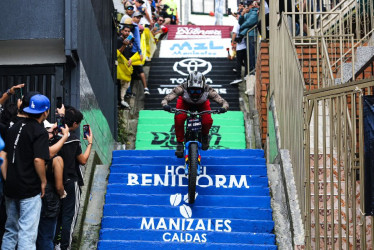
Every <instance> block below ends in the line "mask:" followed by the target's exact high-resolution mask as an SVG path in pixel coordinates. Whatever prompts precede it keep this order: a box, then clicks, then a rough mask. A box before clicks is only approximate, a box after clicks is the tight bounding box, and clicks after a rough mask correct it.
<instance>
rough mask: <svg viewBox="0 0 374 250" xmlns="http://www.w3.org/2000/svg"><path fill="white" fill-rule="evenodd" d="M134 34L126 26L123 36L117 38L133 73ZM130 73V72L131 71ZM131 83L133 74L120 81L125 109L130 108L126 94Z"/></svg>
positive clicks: (118, 44)
mask: <svg viewBox="0 0 374 250" xmlns="http://www.w3.org/2000/svg"><path fill="white" fill-rule="evenodd" d="M133 40H134V38H133V34H132V33H131V28H130V27H129V26H128V25H124V26H123V27H122V29H121V36H119V37H118V38H117V49H118V51H119V52H121V54H122V55H123V56H124V57H125V59H126V60H127V65H125V66H127V67H128V68H130V67H131V71H132V66H131V65H132V59H131V57H132V56H133V54H134V53H133V52H132V51H131V50H132V47H133ZM129 73H130V71H129ZM130 81H131V74H130V75H126V78H123V79H121V80H120V82H121V90H120V98H121V106H122V107H124V108H130V105H129V104H128V103H127V102H126V101H125V94H126V90H127V88H128V86H129V84H130Z"/></svg>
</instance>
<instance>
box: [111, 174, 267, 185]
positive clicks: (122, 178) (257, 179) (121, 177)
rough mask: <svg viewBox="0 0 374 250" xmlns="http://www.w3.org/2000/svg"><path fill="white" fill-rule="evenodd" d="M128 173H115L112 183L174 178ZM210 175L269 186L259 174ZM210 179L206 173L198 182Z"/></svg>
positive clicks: (168, 180)
mask: <svg viewBox="0 0 374 250" xmlns="http://www.w3.org/2000/svg"><path fill="white" fill-rule="evenodd" d="M128 175H129V174H128V173H118V174H117V173H113V174H111V175H110V177H109V182H110V183H112V184H129V183H131V181H132V179H134V178H136V180H137V182H142V180H145V181H147V180H149V179H156V178H157V179H160V180H162V182H165V181H167V182H168V183H171V182H172V179H173V178H174V177H173V176H172V175H170V174H167V175H165V174H159V175H157V177H155V176H154V175H152V176H146V177H144V178H143V177H142V176H141V175H137V174H135V173H132V174H131V175H130V177H129V176H128ZM135 176H136V177H135ZM182 176H183V174H182ZM209 176H210V177H211V178H213V179H215V180H218V181H222V182H226V181H228V182H229V181H230V180H234V179H235V180H237V181H239V180H240V179H242V180H244V179H245V181H246V183H247V184H248V185H249V186H264V187H267V186H268V178H267V177H263V176H259V175H244V176H242V175H209ZM152 177H153V178H152ZM141 179H142V180H141ZM209 181H210V179H208V178H206V177H204V175H201V177H200V178H199V180H198V183H199V184H200V185H209ZM152 182H154V181H153V180H152ZM183 184H184V185H188V178H187V177H186V176H185V178H183ZM216 187H217V186H216Z"/></svg>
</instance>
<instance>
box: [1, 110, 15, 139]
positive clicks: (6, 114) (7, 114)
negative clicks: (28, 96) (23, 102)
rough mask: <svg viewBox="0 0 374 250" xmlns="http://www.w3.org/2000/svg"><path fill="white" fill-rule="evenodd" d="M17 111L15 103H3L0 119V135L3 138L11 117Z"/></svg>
mask: <svg viewBox="0 0 374 250" xmlns="http://www.w3.org/2000/svg"><path fill="white" fill-rule="evenodd" d="M17 111H18V108H17V104H15V103H7V104H5V105H4V109H3V111H2V112H1V119H0V135H1V137H2V138H5V134H6V131H7V130H8V128H9V127H10V124H11V123H12V119H13V117H14V116H16V115H17Z"/></svg>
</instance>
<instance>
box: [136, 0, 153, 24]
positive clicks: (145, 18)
mask: <svg viewBox="0 0 374 250" xmlns="http://www.w3.org/2000/svg"><path fill="white" fill-rule="evenodd" d="M142 7H144V8H145V9H146V10H147V12H148V15H149V18H150V19H152V8H151V5H150V4H149V2H148V0H145V2H144V3H143V5H142ZM139 24H141V25H143V26H144V25H145V24H147V25H149V24H150V23H149V21H148V19H147V17H146V16H145V15H144V16H143V17H142V18H141V19H140V22H139Z"/></svg>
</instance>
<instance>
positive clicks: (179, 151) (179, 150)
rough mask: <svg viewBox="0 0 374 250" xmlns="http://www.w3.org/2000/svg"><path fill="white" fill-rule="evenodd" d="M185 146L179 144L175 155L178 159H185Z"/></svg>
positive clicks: (181, 143)
mask: <svg viewBox="0 0 374 250" xmlns="http://www.w3.org/2000/svg"><path fill="white" fill-rule="evenodd" d="M183 151H184V145H183V142H177V150H175V155H176V156H177V157H178V158H183Z"/></svg>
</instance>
